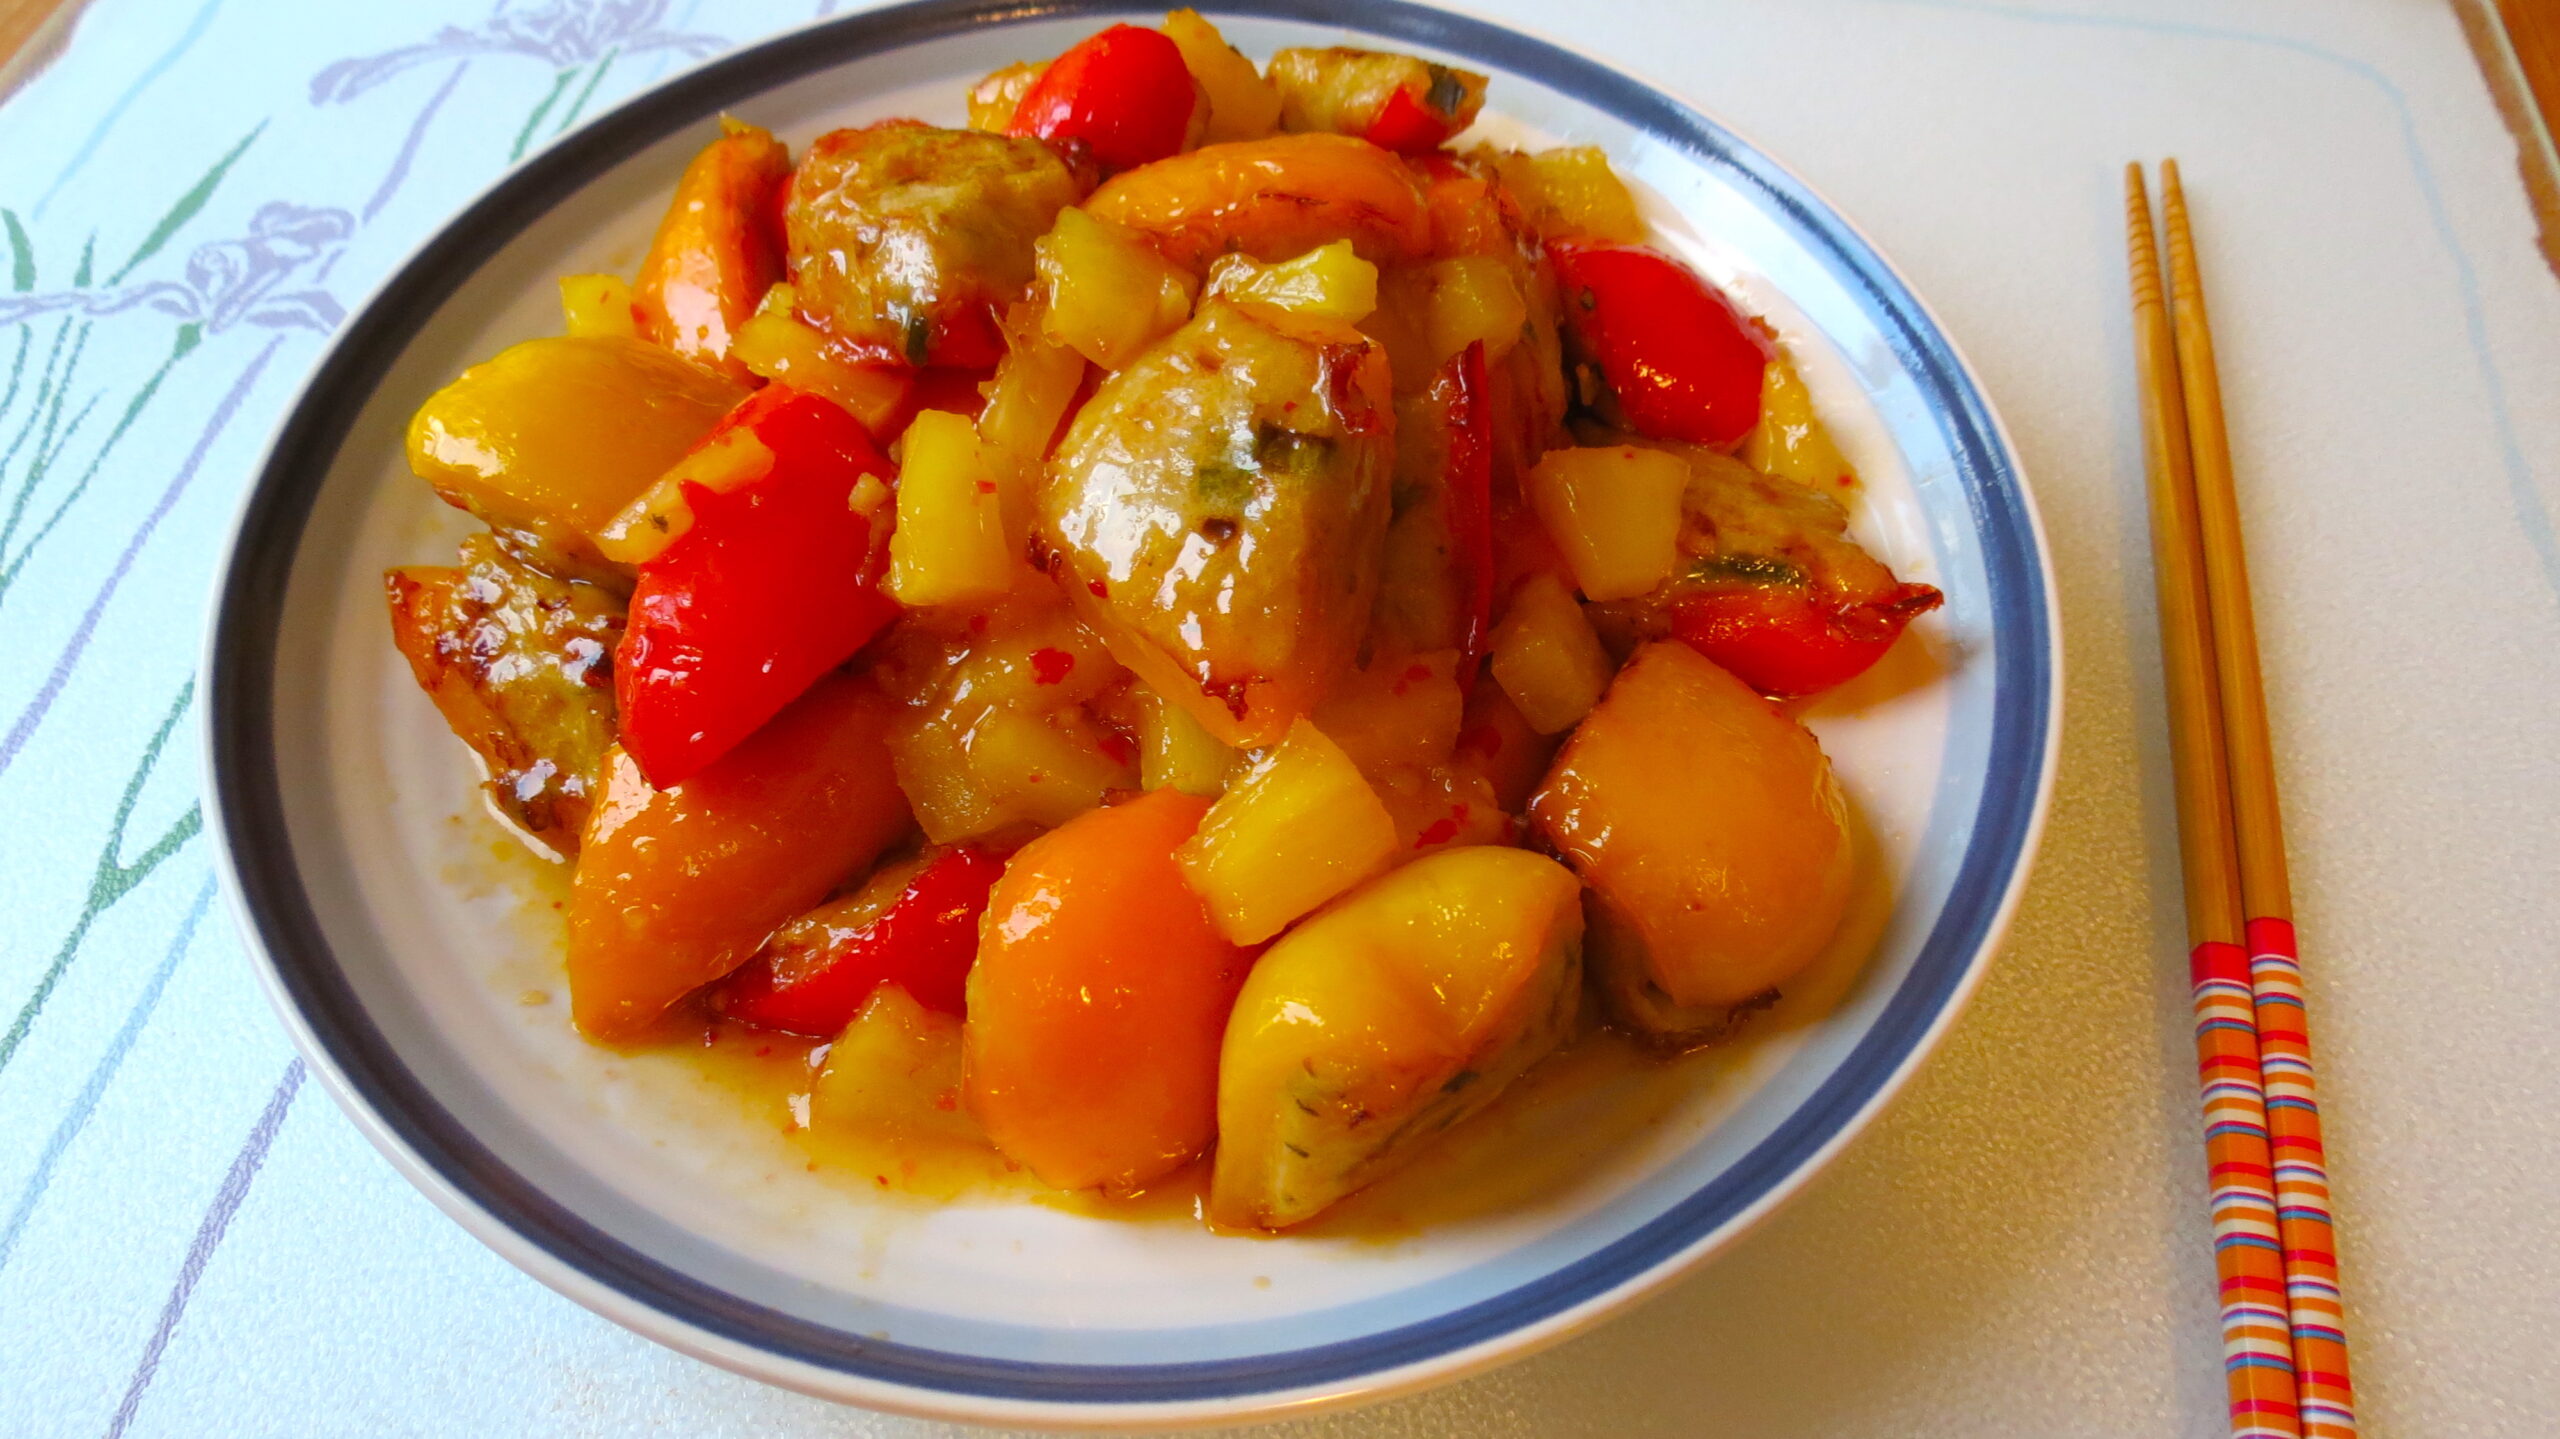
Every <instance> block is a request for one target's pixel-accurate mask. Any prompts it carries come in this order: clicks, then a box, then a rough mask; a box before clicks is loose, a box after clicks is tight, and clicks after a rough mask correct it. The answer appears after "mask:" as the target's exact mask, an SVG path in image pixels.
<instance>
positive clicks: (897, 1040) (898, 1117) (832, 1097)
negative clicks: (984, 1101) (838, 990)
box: [809, 984, 980, 1143]
mask: <svg viewBox="0 0 2560 1439" xmlns="http://www.w3.org/2000/svg"><path fill="white" fill-rule="evenodd" d="M809 1123H810V1127H811V1128H813V1129H817V1130H820V1131H833V1132H836V1133H840V1134H845V1135H851V1136H856V1137H859V1138H863V1139H868V1140H874V1141H886V1142H891V1143H896V1142H900V1141H915V1140H927V1141H943V1142H962V1143H967V1142H972V1141H977V1140H978V1139H979V1138H980V1136H979V1133H978V1126H977V1122H976V1121H975V1120H973V1119H971V1118H970V1117H969V1112H968V1110H967V1109H965V1108H964V1107H962V1105H961V1102H960V1021H959V1019H958V1018H957V1017H955V1016H952V1015H948V1014H938V1013H936V1012H934V1011H933V1010H930V1009H927V1008H925V1007H924V1006H923V1005H921V1004H918V1003H917V1002H916V1001H915V999H914V997H913V996H911V995H909V994H908V993H907V991H906V990H905V988H904V987H902V986H899V985H895V984H884V985H882V986H880V987H879V988H878V989H876V990H873V991H872V993H871V998H870V1000H869V1002H867V1003H865V1004H864V1005H863V1007H862V1012H861V1013H859V1014H857V1015H855V1016H854V1019H853V1023H851V1024H849V1025H846V1026H845V1031H844V1033H843V1034H841V1035H839V1036H837V1038H836V1041H835V1042H834V1043H833V1044H831V1045H829V1046H827V1059H826V1066H825V1067H824V1068H823V1069H821V1070H819V1071H818V1078H817V1082H816V1083H815V1084H813V1085H811V1086H810V1089H809Z"/></svg>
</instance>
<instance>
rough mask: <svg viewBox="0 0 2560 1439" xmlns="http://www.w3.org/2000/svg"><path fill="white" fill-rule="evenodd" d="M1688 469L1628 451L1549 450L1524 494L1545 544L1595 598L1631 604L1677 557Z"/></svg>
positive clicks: (1654, 454) (1675, 459)
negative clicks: (1550, 545) (1551, 542)
mask: <svg viewBox="0 0 2560 1439" xmlns="http://www.w3.org/2000/svg"><path fill="white" fill-rule="evenodd" d="M1688 487H1689V466H1688V465H1687V463H1685V462H1684V461H1682V460H1681V459H1680V457H1679V456H1677V455H1670V454H1665V453H1663V452H1662V451H1660V450H1646V449H1638V448H1637V447H1635V446H1633V445H1612V446H1609V447H1607V448H1605V449H1576V450H1549V451H1548V452H1547V453H1546V455H1545V457H1544V458H1542V459H1540V460H1539V461H1538V463H1537V466H1536V467H1535V468H1533V469H1531V470H1530V471H1529V473H1528V476H1527V479H1526V483H1525V484H1524V485H1523V488H1524V489H1526V490H1527V491H1528V500H1529V507H1530V508H1531V509H1532V510H1535V511H1536V512H1537V515H1538V523H1539V524H1540V525H1542V526H1543V527H1545V529H1546V532H1547V536H1548V538H1550V539H1552V540H1554V541H1555V542H1556V548H1557V549H1559V550H1561V551H1563V552H1564V558H1565V563H1566V564H1568V565H1571V566H1572V567H1573V578H1574V581H1575V583H1577V584H1578V585H1580V586H1581V587H1582V593H1583V594H1584V595H1585V596H1587V597H1589V598H1591V599H1595V600H1623V599H1632V598H1634V597H1635V596H1637V595H1640V594H1644V593H1646V592H1647V591H1649V590H1651V589H1653V588H1654V587H1655V586H1657V585H1659V584H1661V583H1662V582H1663V581H1664V580H1666V579H1669V578H1670V577H1671V569H1672V566H1673V565H1675V564H1677V563H1679V559H1680V496H1681V494H1682V492H1684V491H1686V490H1687V489H1688Z"/></svg>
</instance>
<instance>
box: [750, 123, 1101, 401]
mask: <svg viewBox="0 0 2560 1439" xmlns="http://www.w3.org/2000/svg"><path fill="white" fill-rule="evenodd" d="M1082 193H1083V186H1082V185H1081V184H1080V183H1079V182H1078V180H1077V179H1076V177H1075V175H1074V174H1073V173H1072V172H1070V171H1069V170H1068V169H1067V166H1066V164H1065V162H1064V161H1062V160H1060V159H1059V158H1058V156H1057V154H1056V153H1055V152H1053V151H1052V150H1051V149H1050V148H1049V147H1048V146H1047V145H1044V144H1042V143H1041V142H1040V141H1038V140H1033V139H1026V138H1019V137H1014V136H1007V135H991V134H988V133H986V132H985V131H981V130H943V129H937V128H935V127H933V126H929V125H920V124H917V123H915V122H914V121H889V122H886V123H883V124H879V125H872V126H869V127H867V128H864V129H860V130H835V131H831V132H829V133H827V134H825V135H821V136H819V137H818V139H817V140H816V142H815V143H813V144H811V145H810V146H809V151H808V153H807V154H806V155H805V156H803V157H802V158H801V161H800V167H799V169H798V170H797V171H795V172H794V173H793V175H792V177H791V188H790V189H789V191H788V192H787V194H788V197H789V198H788V199H787V201H786V202H785V204H784V207H783V227H784V231H785V235H786V237H787V239H788V241H789V249H790V256H791V281H792V284H793V285H794V286H795V287H796V288H797V290H798V292H799V299H800V311H801V313H802V314H803V315H804V316H806V317H807V318H808V319H809V320H810V321H811V322H813V323H815V324H817V325H819V326H821V327H822V328H824V329H826V330H827V331H829V332H830V333H831V334H833V335H835V336H836V337H837V338H838V339H840V340H844V341H846V342H848V343H851V344H853V345H856V346H859V347H861V348H863V349H866V350H870V351H873V352H876V353H879V354H882V355H893V356H901V357H904V358H905V359H906V361H907V362H908V363H910V364H919V365H920V364H923V363H925V361H926V360H928V359H932V360H937V361H942V362H946V363H951V364H962V365H984V364H993V363H994V362H995V360H996V357H997V356H998V355H999V354H1000V353H1001V352H1002V348H1003V346H1002V343H1001V340H1000V338H999V336H998V334H997V331H996V328H995V320H994V314H995V311H996V308H997V307H1001V306H1003V305H1005V304H1008V303H1010V302H1012V301H1014V300H1018V299H1020V298H1022V296H1023V294H1024V293H1025V292H1026V291H1027V290H1028V289H1029V287H1030V284H1031V245H1032V242H1033V241H1035V240H1037V239H1039V238H1040V237H1041V236H1042V235H1044V234H1046V233H1048V230H1049V226H1050V223H1051V222H1052V221H1054V220H1055V219H1056V218H1057V215H1058V211H1059V210H1061V209H1063V208H1065V207H1066V206H1068V205H1072V204H1074V203H1075V202H1076V200H1077V198H1078V197H1079V196H1080V195H1081V194H1082Z"/></svg>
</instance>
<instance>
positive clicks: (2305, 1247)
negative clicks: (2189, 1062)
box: [2160, 160, 2356, 1439]
mask: <svg viewBox="0 0 2560 1439" xmlns="http://www.w3.org/2000/svg"><path fill="white" fill-rule="evenodd" d="M2160 204H2161V209H2162V211H2163V217H2164V219H2165V220H2166V222H2167V227H2168V232H2169V235H2168V249H2169V322H2170V326H2171V328H2172V330H2173V331H2174V332H2175V334H2176V337H2177V345H2178V378H2179V382H2180V388H2181V389H2182V390H2183V391H2184V395H2183V398H2184V401H2185V408H2186V414H2187V444H2188V451H2189V454H2190V456H2191V457H2192V460H2193V475H2194V481H2195V496H2196V521H2197V529H2196V540H2197V544H2198V547H2199V548H2200V549H2201V550H2202V552H2203V555H2204V578H2205V594H2206V600H2207V603H2206V608H2207V611H2208V613H2209V614H2210V615H2211V617H2212V635H2213V658H2214V676H2215V680H2216V682H2217V686H2218V689H2219V691H2220V694H2221V698H2222V743H2223V753H2224V755H2225V756H2226V757H2227V758H2228V762H2229V771H2230V781H2231V826H2232V832H2233V835H2234V838H2235V839H2236V840H2237V848H2238V851H2239V861H2240V905H2241V913H2242V914H2243V915H2244V916H2245V919H2244V920H2243V922H2242V940H2243V942H2244V943H2245V944H2246V945H2247V947H2248V951H2249V987H2250V992H2251V1008H2252V1010H2253V1012H2254V1014H2255V1017H2256V1020H2257V1028H2258V1067H2259V1074H2260V1078H2261V1080H2262V1081H2263V1084H2264V1087H2265V1093H2266V1109H2267V1130H2268V1143H2269V1148H2270V1149H2271V1150H2272V1151H2273V1157H2274V1161H2275V1162H2274V1170H2275V1175H2274V1177H2275V1195H2276V1215H2277V1228H2278V1231H2279V1235H2280V1238H2281V1240H2282V1242H2283V1244H2284V1268H2285V1304H2286V1309H2287V1312H2288V1315H2289V1317H2290V1321H2291V1327H2292V1330H2293V1360H2294V1371H2295V1372H2294V1382H2295V1385H2296V1388H2297V1390H2298V1395H2299V1404H2300V1409H2301V1416H2302V1432H2303V1434H2304V1435H2305V1436H2306V1439H2345V1436H2351V1435H2353V1434H2354V1433H2355V1432H2356V1416H2355V1388H2354V1385H2353V1383H2352V1382H2351V1381H2350V1380H2349V1377H2348V1370H2347V1334H2346V1314H2345V1312H2344V1308H2343V1306H2342V1303H2341V1295H2340V1291H2339V1288H2338V1260H2337V1236H2336V1233H2335V1231H2334V1228H2333V1224H2332V1220H2331V1215H2330V1211H2329V1171H2328V1167H2327V1155H2326V1151H2325V1150H2324V1149H2323V1148H2322V1145H2321V1137H2320V1104H2319V1097H2318V1094H2317V1091H2316V1087H2315V1085H2314V1082H2313V1076H2312V1068H2311V1035H2310V1025H2309V1023H2308V1021H2307V1016H2306V1012H2305V1010H2304V1008H2303V1003H2302V966H2301V962H2300V959H2299V957H2298V953H2297V951H2296V949H2295V946H2294V932H2293V888H2292V883H2291V879H2290V877H2289V875H2288V873H2287V870H2286V866H2285V852H2284V817H2283V813H2282V808H2281V806H2280V805H2279V804H2278V803H2277V800H2276V769H2275V746H2274V743H2273V741H2272V740H2271V739H2270V738H2269V735H2268V728H2267V694H2266V685H2265V681H2264V678H2263V676H2262V675H2261V674H2260V673H2259V667H2258V624H2257V617H2256V614H2255V611H2254V608H2253V607H2252V605H2251V603H2250V600H2249V562H2248V558H2247V556H2246V554H2245V553H2244V551H2243V549H2242V545H2241V538H2240V503H2239V497H2238V495H2237V493H2236V492H2235V490H2234V488H2233V485H2232V478H2231V441H2230V434H2229V431H2228V430H2227V429H2226V428H2225V426H2224V424H2223V416H2222V384H2221V379H2220V375H2219V371H2218V370H2217V368H2216V366H2215V364H2214V357H2213V330H2212V328H2211V326H2210V325H2209V324H2208V323H2207V321H2206V316H2205V304H2204V277H2203V275H2202V274H2201V273H2200V272H2199V270H2198V269H2197V266H2196V247H2195V239H2194V236H2193V235H2192V234H2191V233H2190V232H2189V230H2188V228H2187V197H2186V191H2185V189H2184V188H2183V187H2182V186H2181V185H2180V184H2179V183H2178V162H2177V161H2175V160H2165V161H2162V162H2161V165H2160Z"/></svg>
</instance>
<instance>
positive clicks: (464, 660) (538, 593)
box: [382, 534, 622, 855]
mask: <svg viewBox="0 0 2560 1439" xmlns="http://www.w3.org/2000/svg"><path fill="white" fill-rule="evenodd" d="M382 578H383V583H384V588H385V589H386V590H388V591H389V593H390V598H391V638H392V642H393V643H394V644H397V645H398V646H399V647H400V653H401V654H402V655H403V656H405V657H406V658H407V659H408V661H409V672H410V673H412V674H414V675H416V676H417V677H418V684H419V686H420V688H423V689H424V690H425V691H426V692H427V694H428V696H429V697H430V698H432V699H433V700H434V701H435V703H436V708H437V709H438V710H439V711H441V712H443V714H444V721H445V723H446V724H448V725H451V726H452V727H453V732H454V733H455V734H457V735H459V736H461V737H462V742H463V743H465V744H467V745H469V746H471V748H472V749H473V750H474V751H475V752H477V753H478V754H479V756H480V758H481V760H482V761H483V762H485V764H486V765H487V767H488V771H489V799H490V802H491V803H493V804H495V805H496V806H497V807H498V810H499V812H500V813H502V814H504V815H505V816H506V817H507V818H508V819H510V820H513V821H514V822H515V823H516V824H518V825H520V826H522V827H523V829H524V830H525V832H526V833H528V834H530V835H532V836H533V837H534V838H536V839H538V840H541V841H542V842H543V843H544V844H546V845H549V846H550V847H551V848H552V849H554V850H557V851H558V852H560V853H561V854H564V855H570V854H576V853H577V852H578V831H579V829H580V828H581V827H583V826H584V825H585V824H586V822H587V807H588V804H589V801H590V800H591V798H592V797H593V795H594V792H595V787H596V783H597V778H598V774H599V771H600V768H601V766H602V764H603V762H604V753H605V751H606V749H608V748H609V747H611V746H612V744H613V647H614V646H615V645H616V644H619V643H620V642H621V639H622V602H621V601H620V600H619V599H617V598H615V597H614V596H613V595H611V594H609V593H607V592H605V591H603V590H600V589H598V588H596V587H595V586H594V585H589V584H578V583H573V582H571V581H567V580H558V579H553V578H552V577H551V576H549V575H546V574H543V573H542V572H540V571H539V570H536V569H533V568H532V567H531V566H528V565H526V564H523V563H522V562H520V561H518V560H516V559H515V558H514V557H512V556H510V555H509V554H507V552H506V551H505V550H503V549H501V548H499V546H498V542H497V540H496V539H495V538H493V537H492V536H489V535H486V534H478V535H473V536H472V537H471V538H469V539H467V540H464V541H463V542H462V564H461V565H460V567H458V568H449V567H441V566H427V565H409V566H404V567H402V568H400V569H396V570H392V571H390V572H388V573H386V574H385V575H384V576H383V577H382Z"/></svg>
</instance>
